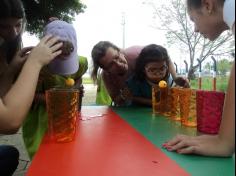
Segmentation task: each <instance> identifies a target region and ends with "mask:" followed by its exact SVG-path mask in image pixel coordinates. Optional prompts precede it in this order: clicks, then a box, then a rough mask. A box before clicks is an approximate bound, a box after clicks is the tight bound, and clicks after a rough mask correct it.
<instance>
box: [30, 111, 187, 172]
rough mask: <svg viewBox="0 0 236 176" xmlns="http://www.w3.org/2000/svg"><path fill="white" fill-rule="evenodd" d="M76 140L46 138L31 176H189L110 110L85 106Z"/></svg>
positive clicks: (34, 163) (31, 167)
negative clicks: (59, 140)
mask: <svg viewBox="0 0 236 176" xmlns="http://www.w3.org/2000/svg"><path fill="white" fill-rule="evenodd" d="M99 114H102V117H91V119H90V120H80V121H79V124H78V130H77V135H76V138H75V140H74V141H73V142H69V143H63V144H61V143H52V142H49V141H47V136H45V138H44V141H43V143H42V144H41V146H40V149H39V151H38V152H37V154H36V155H35V157H34V159H33V161H32V164H31V166H30V167H29V170H28V173H27V176H54V175H55V176H145V175H147V176H185V175H189V174H188V173H187V172H186V171H185V170H184V169H183V168H181V167H180V166H179V165H178V164H177V163H176V162H175V161H173V160H171V159H170V158H168V157H167V156H166V155H165V154H164V153H163V152H162V151H161V150H160V149H159V148H157V147H156V146H154V145H153V144H152V143H151V142H149V141H148V140H147V139H146V138H144V137H143V136H142V134H140V133H139V132H137V131H136V130H135V129H134V128H132V127H131V126H130V125H129V124H128V123H127V122H126V121H124V120H123V119H121V118H120V117H119V116H118V115H117V114H116V113H114V112H113V111H112V110H111V109H109V108H106V107H92V106H91V107H83V108H82V112H81V116H82V117H83V118H86V117H89V116H93V115H99Z"/></svg>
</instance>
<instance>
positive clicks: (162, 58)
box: [135, 44, 170, 83]
mask: <svg viewBox="0 0 236 176" xmlns="http://www.w3.org/2000/svg"><path fill="white" fill-rule="evenodd" d="M169 60H170V59H169V56H168V53H167V50H166V49H165V48H164V47H162V46H160V45H156V44H151V45H148V46H146V47H144V48H143V50H142V51H141V53H140V55H139V57H138V58H137V61H136V68H135V74H136V76H137V78H138V79H139V80H144V79H147V80H148V81H151V82H153V83H157V82H159V81H160V80H165V79H166V78H167V77H168V75H169V68H168V66H169Z"/></svg>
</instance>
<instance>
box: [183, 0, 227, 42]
mask: <svg viewBox="0 0 236 176" xmlns="http://www.w3.org/2000/svg"><path fill="white" fill-rule="evenodd" d="M224 2H225V0H187V8H188V13H189V16H190V18H191V20H192V21H193V22H194V24H195V32H200V33H201V34H202V35H203V36H204V37H205V38H208V39H210V40H215V39H216V38H217V37H218V36H219V35H220V34H221V33H222V32H223V31H225V30H227V29H229V27H228V26H227V24H226V23H225V22H224V19H223V6H224Z"/></svg>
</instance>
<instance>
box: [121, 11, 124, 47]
mask: <svg viewBox="0 0 236 176" xmlns="http://www.w3.org/2000/svg"><path fill="white" fill-rule="evenodd" d="M121 25H122V28H123V33H122V34H123V36H122V37H123V49H125V13H124V12H122V22H121Z"/></svg>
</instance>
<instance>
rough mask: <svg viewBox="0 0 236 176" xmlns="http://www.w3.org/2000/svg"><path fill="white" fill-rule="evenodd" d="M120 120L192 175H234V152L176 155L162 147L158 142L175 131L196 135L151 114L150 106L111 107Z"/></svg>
mask: <svg viewBox="0 0 236 176" xmlns="http://www.w3.org/2000/svg"><path fill="white" fill-rule="evenodd" d="M112 109H113V111H115V112H116V113H117V114H118V115H119V116H120V117H121V118H122V119H124V120H125V121H126V122H128V123H129V124H130V125H131V126H132V127H133V128H135V129H136V130H137V131H138V132H139V133H141V134H142V135H143V136H144V137H145V138H146V139H147V140H149V141H150V142H151V143H153V144H154V145H155V146H157V147H158V148H161V150H162V151H163V152H164V153H165V154H166V155H167V156H168V157H170V158H171V159H173V160H175V161H176V162H177V163H178V164H179V165H180V166H181V167H182V168H184V169H185V170H186V171H187V172H189V173H190V174H191V175H193V176H233V175H235V155H234V156H233V157H229V158H219V157H205V156H198V155H180V154H177V153H175V152H169V151H167V150H165V149H163V148H162V147H161V146H162V144H163V143H164V142H165V141H167V140H168V139H170V138H172V137H174V136H175V135H176V134H187V135H196V133H197V132H196V128H190V127H184V126H181V124H180V122H175V121H172V120H170V119H168V118H167V117H163V116H159V115H153V114H152V109H151V108H144V107H113V108H112Z"/></svg>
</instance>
